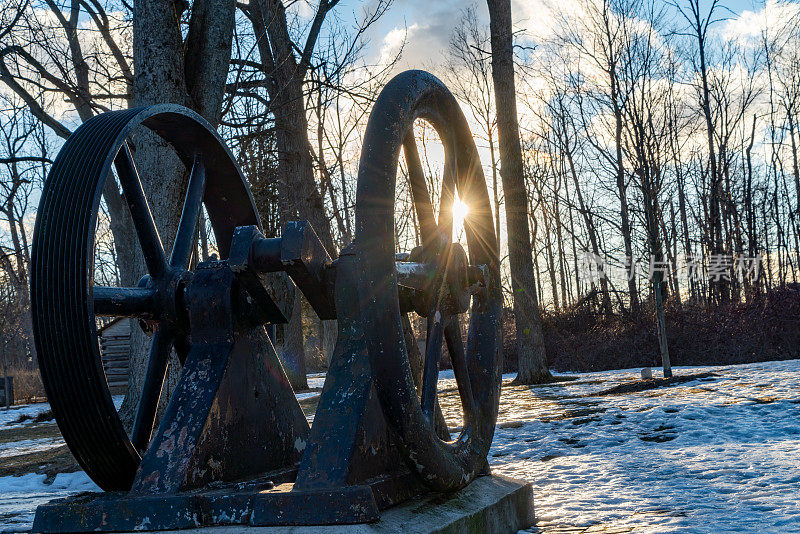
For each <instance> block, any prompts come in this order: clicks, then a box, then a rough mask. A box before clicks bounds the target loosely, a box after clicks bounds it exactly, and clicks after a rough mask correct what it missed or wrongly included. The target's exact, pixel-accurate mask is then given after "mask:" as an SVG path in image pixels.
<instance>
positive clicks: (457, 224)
mask: <svg viewBox="0 0 800 534" xmlns="http://www.w3.org/2000/svg"><path fill="white" fill-rule="evenodd" d="M467 215H469V206H468V205H467V204H466V203H465V202H463V201H462V200H461V199H460V198H458V197H456V199H455V200H454V201H453V229H454V230H455V235H456V236H459V235H461V232H462V231H463V229H464V220H465V219H466V218H467Z"/></svg>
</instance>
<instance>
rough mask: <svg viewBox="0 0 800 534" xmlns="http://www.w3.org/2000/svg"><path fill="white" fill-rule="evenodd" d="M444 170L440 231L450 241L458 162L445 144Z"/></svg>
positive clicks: (440, 201)
mask: <svg viewBox="0 0 800 534" xmlns="http://www.w3.org/2000/svg"><path fill="white" fill-rule="evenodd" d="M444 148H445V155H444V157H445V160H444V172H443V173H442V196H441V198H439V222H438V227H439V232H440V233H441V234H442V235H443V236H444V237H445V240H446V241H447V242H448V243H449V242H450V241H452V239H453V202H455V199H456V197H455V194H456V174H455V173H456V168H457V167H456V162H455V155H454V151H453V150H447V146H446V145H445V147H444Z"/></svg>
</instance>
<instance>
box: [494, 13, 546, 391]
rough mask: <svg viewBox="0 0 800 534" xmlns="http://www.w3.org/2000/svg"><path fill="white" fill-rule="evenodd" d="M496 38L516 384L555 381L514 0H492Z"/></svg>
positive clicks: (501, 155) (497, 88)
mask: <svg viewBox="0 0 800 534" xmlns="http://www.w3.org/2000/svg"><path fill="white" fill-rule="evenodd" d="M488 6H489V29H490V32H491V42H492V80H493V81H494V93H495V106H496V107H497V130H498V141H499V148H500V164H501V166H500V178H501V179H502V181H503V191H504V192H505V197H506V224H507V226H508V255H509V263H510V264H511V288H512V290H513V293H514V320H515V322H516V327H517V357H518V361H519V372H518V374H517V378H516V382H517V383H523V384H535V383H541V382H545V381H548V380H551V379H552V376H551V375H550V371H549V370H548V369H547V358H546V356H545V349H544V336H543V335H542V319H541V315H540V311H539V304H538V299H537V297H536V289H535V288H536V278H535V275H534V272H533V261H532V258H531V241H530V231H529V228H528V205H527V200H528V199H527V195H526V194H525V181H524V178H523V175H522V148H521V146H520V137H519V124H518V123H517V94H516V90H515V87H514V51H513V43H512V29H511V1H510V0H488Z"/></svg>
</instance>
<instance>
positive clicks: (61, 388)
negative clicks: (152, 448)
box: [31, 105, 258, 490]
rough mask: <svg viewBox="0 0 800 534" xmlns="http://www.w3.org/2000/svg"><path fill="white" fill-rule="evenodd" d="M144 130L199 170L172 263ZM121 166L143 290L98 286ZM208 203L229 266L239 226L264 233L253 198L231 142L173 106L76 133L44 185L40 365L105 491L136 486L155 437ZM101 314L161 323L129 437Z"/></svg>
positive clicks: (37, 278)
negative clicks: (107, 205)
mask: <svg viewBox="0 0 800 534" xmlns="http://www.w3.org/2000/svg"><path fill="white" fill-rule="evenodd" d="M140 125H144V126H145V127H147V128H149V129H150V130H152V131H153V132H155V133H156V134H158V135H159V136H160V137H161V138H162V139H164V140H165V141H166V142H167V143H169V144H170V145H171V146H172V148H173V149H174V150H175V152H176V153H177V155H178V156H179V157H180V159H181V161H182V162H183V164H184V165H185V166H186V169H190V170H191V172H190V176H189V185H188V190H187V192H186V197H185V200H184V206H183V212H182V214H181V219H180V222H179V225H178V232H177V234H176V238H175V244H174V247H173V249H172V252H171V254H169V255H167V254H166V252H165V251H164V248H163V246H162V243H161V238H160V236H159V233H158V229H157V227H156V224H155V222H154V221H153V218H152V215H151V212H150V207H149V205H148V201H147V199H146V197H145V194H144V191H143V189H142V183H141V180H140V175H139V171H138V170H137V169H136V166H135V164H134V161H133V157H132V155H131V151H130V149H129V145H128V143H127V141H126V139H127V138H128V137H129V136H130V135H131V134H132V132H133V130H134V129H135V128H137V127H138V126H140ZM112 167H113V168H115V169H116V171H117V176H118V178H119V182H120V186H121V187H122V191H123V193H124V197H125V200H126V201H127V204H128V208H129V211H130V215H131V219H132V222H133V226H134V228H135V230H136V234H137V237H138V242H139V245H140V247H141V250H142V253H143V255H144V259H145V263H146V266H147V273H142V275H145V276H143V278H142V281H141V282H140V284H139V287H128V288H119V287H99V286H95V285H94V282H93V278H94V276H93V273H94V261H95V258H94V244H95V231H96V225H97V219H98V210H99V209H100V203H101V196H102V191H103V187H104V184H105V181H106V179H107V178H108V177H109V175H110V174H111V173H112ZM144 172H147V173H157V172H159V171H158V169H145V170H144ZM202 205H205V208H206V211H207V213H208V216H209V219H210V222H211V226H212V228H213V230H214V236H215V239H216V242H217V247H218V250H219V253H220V255H221V256H222V257H223V258H224V257H226V256H227V254H228V250H229V248H230V244H231V238H232V236H233V232H234V230H235V228H236V227H237V226H245V225H258V215H257V212H256V209H255V206H254V204H253V200H252V197H251V195H250V191H249V189H248V187H247V185H246V183H245V181H244V178H243V176H242V173H241V171H240V170H239V168H238V166H237V164H236V162H235V160H234V158H233V156H232V155H231V153H230V152H229V151H228V149H227V148H226V146H225V144H224V142H223V141H222V140H221V139H220V138H219V136H218V135H217V133H216V132H215V131H214V129H213V128H212V127H211V126H210V125H209V124H208V123H207V122H206V121H205V120H204V119H203V118H202V117H200V116H199V115H197V114H195V113H193V112H191V111H189V110H187V109H185V108H182V107H180V106H174V105H158V106H151V107H145V108H136V109H130V110H123V111H114V112H109V113H104V114H102V115H98V116H96V117H93V118H92V119H90V120H88V121H86V122H85V123H84V124H83V125H82V126H81V127H80V128H78V129H77V130H76V131H75V133H73V134H72V135H71V136H70V137H69V139H68V140H67V142H66V143H65V145H64V147H63V148H62V149H61V151H60V152H59V154H58V157H57V158H56V160H55V162H54V163H53V167H52V169H51V170H50V174H49V175H48V178H47V181H46V182H45V187H44V191H43V192H42V200H41V203H40V205H39V212H38V214H37V218H36V228H35V231H34V238H33V253H32V259H31V265H32V267H31V297H32V312H33V327H34V334H35V339H36V349H37V351H38V356H39V365H40V369H41V373H42V379H43V382H44V386H45V391H46V392H47V397H48V399H49V400H50V403H51V405H52V409H53V413H54V415H55V418H56V421H57V422H58V426H59V428H60V430H61V433H62V435H63V436H64V440H65V441H66V443H67V445H68V446H69V448H70V450H71V451H72V453H73V455H74V456H75V458H76V459H77V460H78V462H79V463H80V465H81V466H82V467H83V468H84V469H85V470H86V472H87V473H88V474H89V476H90V477H91V478H92V480H94V481H95V482H96V483H97V484H98V485H99V486H100V487H101V488H103V489H104V490H127V489H130V487H131V483H132V481H133V478H134V475H135V472H136V469H137V466H138V465H139V462H140V460H141V453H142V452H143V451H144V450H145V449H146V448H147V444H148V443H149V441H150V436H151V433H152V430H153V424H154V421H155V418H156V410H157V407H158V402H159V398H160V395H161V388H162V384H163V382H164V377H165V375H166V371H167V364H168V361H169V356H170V352H171V350H172V348H173V346H174V345H175V346H176V349H177V350H178V353H179V356H180V354H181V350H180V349H181V347H182V346H183V347H185V336H186V321H185V318H184V317H182V316H181V314H180V312H179V311H178V310H180V309H181V306H180V299H181V298H182V289H183V282H184V280H185V278H186V274H187V270H188V268H189V262H190V258H191V254H192V250H193V248H194V247H195V241H194V236H195V231H196V228H197V224H198V217H199V216H200V212H201V207H202ZM100 315H103V316H120V317H139V318H144V319H147V320H148V321H149V322H150V323H151V324H154V325H155V332H154V334H153V339H152V346H151V348H150V355H149V360H148V365H147V371H146V375H145V378H144V386H143V391H142V396H141V401H140V403H139V405H138V407H137V411H136V418H135V422H134V425H133V430H132V433H131V436H128V433H127V432H126V431H125V428H124V427H123V424H122V422H121V421H120V419H119V416H118V414H117V410H116V408H115V407H114V403H113V401H112V398H111V394H110V392H109V390H108V386H107V382H106V377H105V373H104V371H103V366H102V361H101V358H100V351H99V346H98V341H97V327H96V322H95V316H100Z"/></svg>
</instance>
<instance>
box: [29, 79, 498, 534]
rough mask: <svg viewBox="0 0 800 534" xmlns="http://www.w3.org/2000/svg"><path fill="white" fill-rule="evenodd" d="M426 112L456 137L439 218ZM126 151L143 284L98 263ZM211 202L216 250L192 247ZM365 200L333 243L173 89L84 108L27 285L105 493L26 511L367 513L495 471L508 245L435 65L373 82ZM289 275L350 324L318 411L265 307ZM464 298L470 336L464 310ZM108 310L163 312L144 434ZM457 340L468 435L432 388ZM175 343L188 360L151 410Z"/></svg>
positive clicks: (448, 141) (223, 521) (101, 520)
mask: <svg viewBox="0 0 800 534" xmlns="http://www.w3.org/2000/svg"><path fill="white" fill-rule="evenodd" d="M420 118H421V119H424V120H426V121H428V122H429V123H431V124H432V125H433V126H434V128H435V129H436V131H437V132H438V134H439V136H440V138H441V140H442V143H443V145H444V148H445V168H444V173H443V177H442V191H441V194H440V195H439V198H440V208H439V210H438V211H439V217H438V220H437V219H436V217H435V215H434V209H433V205H432V202H431V198H430V196H429V192H428V190H427V186H426V182H425V179H424V177H423V174H422V166H421V164H420V162H419V155H418V154H417V149H416V146H415V142H414V133H413V123H414V121H415V120H416V119H420ZM142 127H145V128H149V129H150V130H152V131H153V132H154V133H156V134H157V135H158V136H160V137H161V138H162V139H163V140H164V141H165V142H166V143H167V144H168V145H170V146H171V147H172V148H173V149H174V151H175V152H176V153H177V155H178V156H179V157H180V159H181V160H182V161H183V163H184V165H185V166H186V168H187V169H188V170H190V172H189V180H188V188H187V192H186V196H185V200H184V206H183V211H182V214H181V218H180V222H179V225H178V231H177V234H176V238H175V243H174V246H173V247H172V251H171V253H170V254H169V255H167V253H166V252H165V251H164V248H163V246H162V243H161V239H160V237H159V234H158V230H157V227H156V224H155V222H154V221H153V218H152V216H151V213H150V209H149V206H148V201H147V199H146V197H145V194H144V192H143V189H142V185H141V181H140V179H139V170H137V168H136V166H135V164H134V160H133V157H132V154H131V149H130V148H129V141H128V140H129V138H130V137H131V134H132V133H133V131H134V130H135V129H137V128H142ZM401 149H402V150H404V153H405V158H406V162H407V166H408V171H409V178H410V183H411V192H412V197H413V204H414V210H415V212H416V217H417V220H418V223H419V226H420V232H421V236H422V244H421V246H419V247H417V248H416V249H414V250H412V251H410V253H408V254H403V253H398V251H397V250H396V243H395V234H394V211H395V187H396V175H397V165H398V158H399V154H400V150H401ZM113 171H116V175H117V177H118V180H119V185H120V186H121V188H122V192H123V196H124V199H125V201H126V202H127V205H128V208H129V211H130V215H131V219H132V222H133V226H134V228H135V230H136V234H137V237H138V243H139V245H140V247H141V250H142V253H143V257H144V260H145V264H146V270H147V272H146V273H142V275H143V276H142V278H141V281H140V282H139V284H138V285H137V286H136V287H127V288H119V287H100V286H96V285H94V282H93V278H94V277H93V273H94V243H95V232H96V227H97V224H98V212H99V210H100V208H101V197H102V194H103V189H104V187H105V185H106V184H105V182H106V180H107V179H108V178H109V176H111V175H112V172H113ZM142 172H147V173H154V172H158V170H157V169H144V170H143V171H142ZM456 192H457V193H458V195H459V198H461V199H463V200H464V201H465V202H467V203H468V204H469V206H470V212H469V216H468V217H467V218H466V220H465V223H464V225H465V234H466V242H467V250H466V251H465V250H464V248H462V246H461V245H459V244H458V243H453V242H452V233H453V229H452V226H453V219H452V212H451V208H450V207H451V205H452V202H453V200H454V196H455V194H456ZM203 206H204V207H205V210H206V213H207V214H208V217H209V220H210V224H211V226H212V228H213V232H214V236H215V238H216V243H217V247H218V250H219V259H216V258H214V259H213V260H211V261H206V262H201V263H199V264H197V265H196V266H194V267H193V266H192V262H191V261H190V260H191V256H192V250H193V248H195V229H196V227H197V224H198V218H199V216H200V213H201V209H202V207H203ZM355 217H356V231H355V236H354V240H353V243H352V244H351V245H349V246H348V247H346V248H345V249H344V250H342V251H341V252H340V254H339V256H338V258H336V259H335V260H332V259H331V257H330V255H329V254H328V251H326V250H325V247H324V246H323V245H322V243H321V241H320V240H319V238H318V237H317V236H316V234H315V233H314V230H313V229H312V228H311V226H310V225H309V224H308V223H307V222H304V221H299V222H291V223H288V224H287V225H286V226H285V227H284V229H283V231H282V234H281V237H279V238H265V237H264V236H263V235H262V234H261V232H260V229H259V219H258V214H257V212H256V209H255V206H254V204H253V200H252V197H251V195H250V192H249V189H248V186H247V183H246V181H245V179H244V177H243V176H242V173H241V171H240V169H239V168H238V166H237V164H236V162H235V160H234V158H233V156H232V155H231V153H230V151H229V150H228V149H227V147H226V146H225V144H224V142H223V141H222V140H221V139H220V138H219V136H218V135H217V133H216V132H215V131H214V129H213V128H211V127H210V126H209V125H208V124H207V123H206V122H205V121H204V120H203V119H202V118H201V117H199V116H198V115H197V114H195V113H193V112H191V111H189V110H187V109H185V108H182V107H179V106H174V105H158V106H152V107H145V108H137V109H130V110H124V111H113V112H109V113H104V114H101V115H98V116H96V117H94V118H92V119H90V120H88V121H86V122H85V123H84V124H83V125H82V126H81V127H80V128H78V129H77V130H76V131H75V133H74V134H73V135H72V136H71V137H70V138H69V139H68V141H67V142H66V143H65V145H64V147H63V149H62V150H61V152H60V153H59V155H58V157H57V158H56V160H55V162H54V164H53V166H52V169H51V171H50V175H49V176H48V179H47V181H46V183H45V188H44V192H43V194H42V199H41V203H40V206H39V212H38V216H37V221H36V229H35V233H34V241H33V256H32V273H31V277H32V282H31V294H32V303H33V318H34V332H35V340H36V347H37V350H38V355H39V360H40V367H41V372H42V378H43V381H44V385H45V388H46V391H47V396H48V398H49V399H50V402H51V404H52V409H53V412H54V414H55V417H56V420H57V422H58V425H59V428H60V429H61V432H62V434H63V436H64V439H65V441H66V443H67V445H68V446H69V448H70V450H71V451H72V453H73V455H74V456H75V458H76V459H77V461H78V462H79V463H80V465H81V466H82V467H83V468H84V469H85V470H86V472H87V474H88V475H89V476H90V477H91V478H92V479H93V480H94V481H95V482H96V483H97V484H98V486H100V487H101V488H102V489H103V490H104V492H103V493H95V494H88V495H81V496H77V497H73V498H69V499H64V500H59V501H54V502H51V503H49V504H46V505H42V506H40V507H39V509H38V510H37V513H36V519H35V522H34V527H33V531H34V532H76V531H108V532H114V531H116V532H123V531H132V530H164V529H176V528H191V527H197V526H205V525H230V524H240V525H321V524H351V523H361V522H370V521H375V520H377V519H378V518H379V517H380V510H381V509H384V508H387V507H389V506H391V505H393V504H396V503H398V502H401V501H403V500H405V499H408V498H410V497H412V496H414V495H419V494H421V493H424V492H428V491H443V492H447V491H453V490H456V489H459V488H461V487H463V486H465V485H466V484H468V483H469V482H470V481H471V480H473V479H474V478H475V477H476V476H478V475H479V474H480V473H482V472H485V471H486V470H487V462H486V456H487V453H488V450H489V447H490V444H491V441H492V436H493V433H494V427H495V422H496V419H497V410H498V402H499V394H500V375H499V370H498V369H499V367H498V365H499V362H498V358H499V349H500V345H501V341H500V331H499V326H498V322H499V317H500V305H501V293H500V282H499V260H498V250H497V243H496V239H495V234H494V223H493V220H492V210H491V208H490V204H489V198H488V195H487V190H486V184H485V180H484V177H483V171H482V169H481V165H480V160H479V157H478V153H477V149H476V147H475V144H474V141H473V140H472V137H471V135H470V132H469V128H468V126H467V122H466V119H465V118H464V115H463V114H462V112H461V110H460V109H459V106H458V104H457V102H456V100H455V99H454V98H453V96H452V95H451V94H450V92H449V91H448V90H447V89H446V88H445V86H444V85H443V84H442V83H441V82H440V81H439V80H437V79H436V78H435V77H433V76H432V75H430V74H428V73H425V72H422V71H408V72H405V73H403V74H400V75H399V76H397V77H395V78H394V79H393V80H392V81H391V82H389V84H388V85H387V86H386V87H385V88H384V90H383V91H382V92H381V94H380V96H379V98H378V100H377V101H376V103H375V106H374V108H373V110H372V113H371V115H370V118H369V122H368V125H367V129H366V133H365V137H364V144H363V151H362V155H361V161H360V167H359V172H358V183H357V194H356V206H355ZM268 273H278V274H273V275H269V274H268ZM286 275H288V279H290V280H291V282H288V283H289V284H293V285H294V286H296V288H297V289H298V290H300V291H302V292H303V294H304V295H305V296H306V298H307V300H308V301H309V303H310V304H311V306H312V308H313V309H314V311H315V312H316V313H317V314H318V315H319V317H320V318H321V319H338V325H339V329H338V338H337V343H336V348H335V350H334V353H333V356H332V359H331V362H330V368H329V370H328V373H327V376H326V379H325V384H324V387H323V390H322V393H321V395H320V400H319V404H318V407H317V410H316V414H315V417H314V420H313V425H312V426H311V427H309V425H308V423H307V421H306V418H305V416H304V414H303V411H302V410H301V407H300V405H299V403H298V401H297V399H296V397H295V395H294V392H293V391H292V389H291V387H290V386H289V382H288V380H287V378H286V375H285V373H284V371H283V368H282V366H281V363H280V361H279V359H278V356H277V354H276V352H275V349H274V348H273V345H272V343H271V342H270V340H269V338H268V337H267V336H266V335H265V325H270V324H276V323H284V322H286V321H287V320H288V317H289V315H288V312H287V310H286V309H285V308H284V307H282V305H281V303H282V302H284V301H286V300H287V299H278V298H276V297H275V295H274V293H273V292H272V284H270V283H268V282H267V280H266V278H265V277H266V276H284V277H285V276H286ZM412 312H415V313H417V314H419V315H420V316H423V317H425V318H427V325H428V328H427V341H426V347H425V351H424V352H425V353H424V355H423V358H422V360H423V361H422V365H421V367H420V366H419V365H417V366H416V368H415V366H414V362H413V361H411V360H410V359H409V351H410V350H411V348H412V347H410V346H409V345H408V343H411V341H410V339H409V337H408V320H407V317H405V315H407V314H410V313H412ZM465 313H469V328H468V332H467V333H466V342H464V337H463V333H462V331H461V328H460V326H459V325H460V321H459V317H460V316H461V315H462V314H465ZM98 316H116V317H132V318H138V319H140V320H142V322H143V323H145V322H146V324H147V325H150V326H151V328H152V329H153V334H152V342H151V348H150V352H149V359H148V360H147V368H146V374H145V378H144V385H143V389H142V394H141V399H140V402H139V405H138V407H137V410H136V414H135V418H134V422H133V425H132V429H130V432H129V431H128V430H126V427H125V426H124V425H123V423H122V421H121V419H120V417H119V416H118V414H117V410H116V408H115V406H114V403H113V399H112V397H111V395H110V393H109V390H108V387H107V385H106V379H105V375H104V371H103V367H102V363H101V358H100V354H99V348H98V343H97V338H96V330H97V326H96V318H97V317H98ZM404 324H405V325H406V326H405V327H404ZM411 339H413V338H411ZM443 345H446V347H447V350H448V353H449V356H450V360H451V362H452V365H453V371H454V375H455V378H456V382H457V385H458V393H459V398H460V400H461V405H462V412H463V424H462V426H461V429H460V431H459V432H458V434H457V435H451V434H450V432H449V431H448V429H447V427H446V425H445V424H444V423H443V419H442V417H441V411H440V409H439V407H438V402H437V380H438V370H439V360H440V358H441V355H442V349H443ZM414 349H415V350H418V349H416V347H414ZM173 350H174V351H175V353H176V354H177V356H178V359H179V360H180V363H181V364H182V366H183V367H182V369H181V372H180V379H179V381H178V384H177V386H176V387H175V389H174V391H173V393H172V395H171V397H170V400H169V403H168V404H167V407H166V409H165V410H164V411H163V414H161V416H160V419H159V420H158V421H157V413H158V406H159V399H160V398H161V395H162V386H163V384H164V379H165V376H166V374H167V366H168V362H169V360H170V354H171V352H172V351H173ZM156 423H157V424H156Z"/></svg>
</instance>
